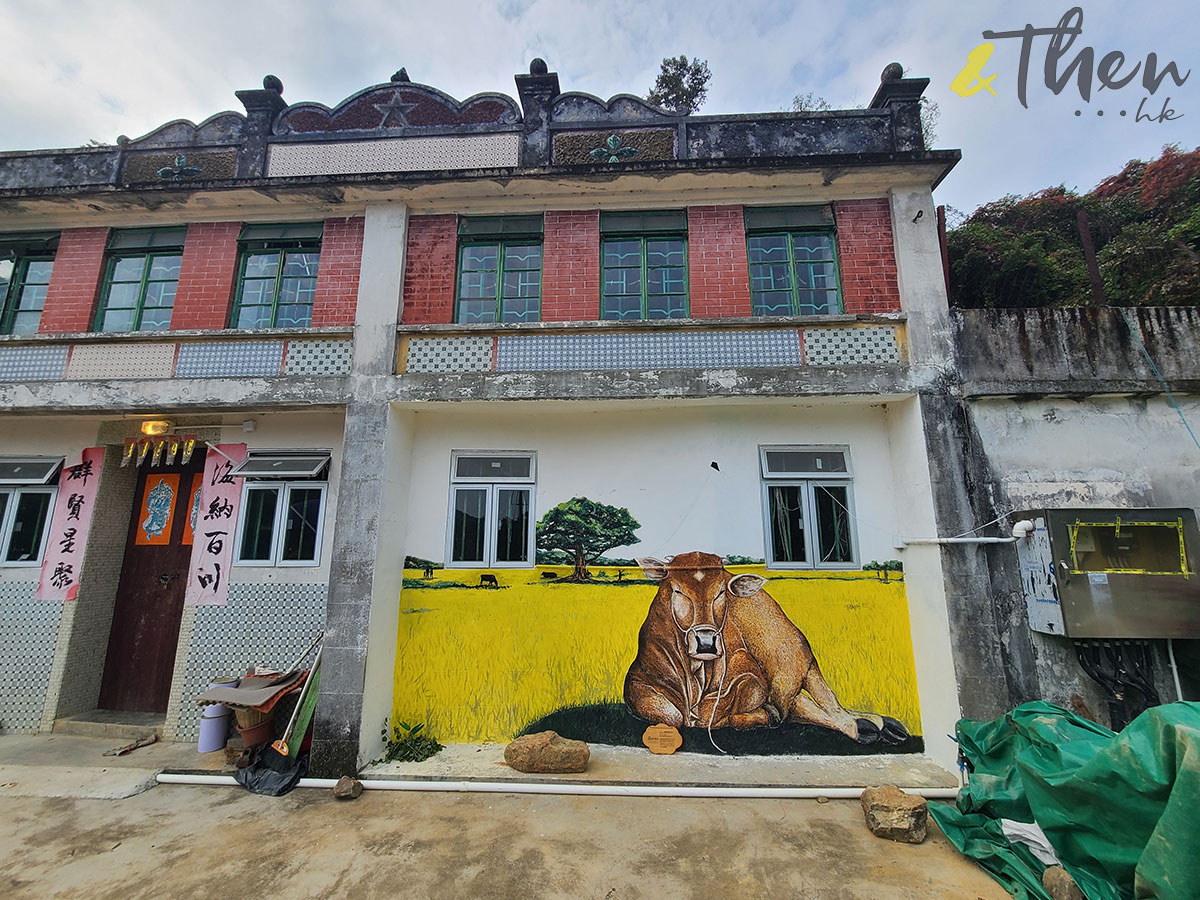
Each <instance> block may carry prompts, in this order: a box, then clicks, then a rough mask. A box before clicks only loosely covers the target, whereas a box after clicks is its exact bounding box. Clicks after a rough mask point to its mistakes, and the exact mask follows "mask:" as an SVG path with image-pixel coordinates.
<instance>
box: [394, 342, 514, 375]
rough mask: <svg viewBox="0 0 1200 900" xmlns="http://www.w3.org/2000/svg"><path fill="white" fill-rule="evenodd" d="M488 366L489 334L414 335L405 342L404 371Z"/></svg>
mask: <svg viewBox="0 0 1200 900" xmlns="http://www.w3.org/2000/svg"><path fill="white" fill-rule="evenodd" d="M501 340H503V338H501ZM491 368H492V339H491V338H490V337H444V338H413V339H412V340H410V341H409V342H408V358H407V360H406V363H405V371H406V372H413V373H416V372H487V371H488V370H490V369H491Z"/></svg>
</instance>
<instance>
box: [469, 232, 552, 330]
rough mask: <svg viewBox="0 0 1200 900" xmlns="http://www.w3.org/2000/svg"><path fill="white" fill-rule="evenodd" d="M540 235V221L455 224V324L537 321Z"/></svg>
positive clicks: (538, 312)
mask: <svg viewBox="0 0 1200 900" xmlns="http://www.w3.org/2000/svg"><path fill="white" fill-rule="evenodd" d="M542 229H543V224H542V217H541V216H471V217H469V218H467V217H464V218H463V219H460V220H459V224H458V271H457V278H456V279H455V291H454V298H455V299H454V321H455V322H459V323H464V324H465V323H473V322H537V321H539V320H540V319H541V317H542Z"/></svg>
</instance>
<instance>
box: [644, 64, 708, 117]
mask: <svg viewBox="0 0 1200 900" xmlns="http://www.w3.org/2000/svg"><path fill="white" fill-rule="evenodd" d="M710 78H712V72H710V71H709V70H708V60H705V59H700V57H696V58H695V59H688V58H687V57H686V56H683V55H680V56H668V57H666V58H665V59H664V60H663V61H662V67H661V69H660V70H659V73H658V77H657V78H656V79H655V80H654V87H652V88H650V93H648V94H647V95H646V99H647V100H649V101H650V102H651V103H653V104H655V105H656V106H661V107H664V108H665V109H670V110H674V111H675V112H677V113H679V114H680V115H684V116H690V115H691V114H692V113H694V112H695V111H696V110H698V109H699V108H700V107H701V106H703V105H704V98H705V97H707V96H708V80H709V79H710Z"/></svg>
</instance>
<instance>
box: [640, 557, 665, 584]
mask: <svg viewBox="0 0 1200 900" xmlns="http://www.w3.org/2000/svg"><path fill="white" fill-rule="evenodd" d="M637 562H638V565H639V566H641V567H642V571H643V572H645V573H646V577H647V578H648V579H650V580H651V581H662V580H663V579H664V578H666V577H667V564H666V562H664V561H663V560H661V559H655V558H654V557H653V556H639V557H638V558H637Z"/></svg>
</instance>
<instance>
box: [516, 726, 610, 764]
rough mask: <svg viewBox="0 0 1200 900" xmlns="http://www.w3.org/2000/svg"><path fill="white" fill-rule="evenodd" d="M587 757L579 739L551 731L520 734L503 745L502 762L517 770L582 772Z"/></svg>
mask: <svg viewBox="0 0 1200 900" xmlns="http://www.w3.org/2000/svg"><path fill="white" fill-rule="evenodd" d="M590 756H591V753H590V752H589V750H588V745H587V744H585V743H584V742H583V741H573V740H571V739H570V738H564V737H559V736H558V735H557V734H556V733H555V732H553V731H541V732H538V733H537V734H526V735H522V736H521V737H519V738H517V739H516V740H515V741H513V742H512V743H511V744H509V745H508V746H507V747H505V748H504V761H505V762H506V763H508V764H509V765H510V766H512V767H513V768H514V769H516V770H517V771H518V772H582V771H584V770H585V769H586V768H587V764H588V759H589V758H590Z"/></svg>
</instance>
